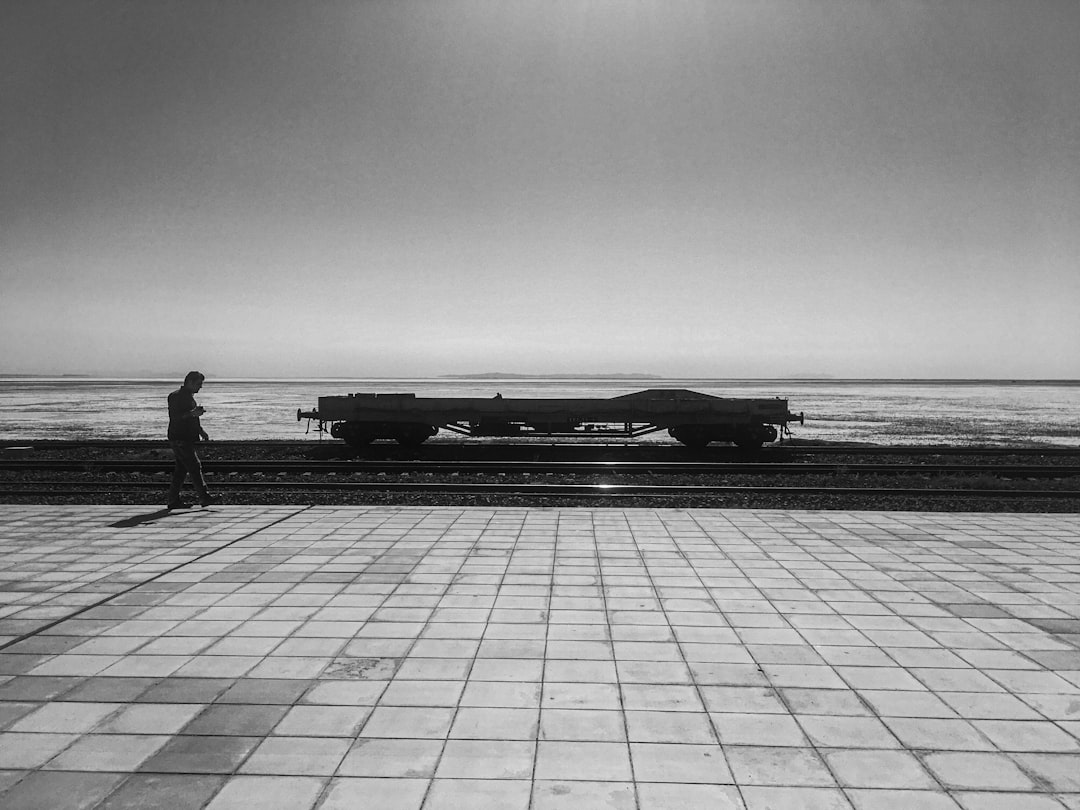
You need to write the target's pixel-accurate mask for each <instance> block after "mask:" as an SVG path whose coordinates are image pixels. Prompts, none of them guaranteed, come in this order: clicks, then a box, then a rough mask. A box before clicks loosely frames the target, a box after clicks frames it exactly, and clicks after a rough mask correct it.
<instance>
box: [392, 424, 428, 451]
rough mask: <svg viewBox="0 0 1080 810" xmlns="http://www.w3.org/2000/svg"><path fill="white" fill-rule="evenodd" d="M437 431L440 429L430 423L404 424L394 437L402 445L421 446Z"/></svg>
mask: <svg viewBox="0 0 1080 810" xmlns="http://www.w3.org/2000/svg"><path fill="white" fill-rule="evenodd" d="M436 433H438V430H437V429H436V428H433V427H431V426H430V425H402V426H401V427H399V428H398V429H397V431H396V432H395V433H394V439H395V440H396V441H397V443H398V444H400V445H401V446H402V447H419V446H420V445H422V444H423V443H424V442H426V441H427V440H428V439H429V438H430V437H431V436H434V435H435V434H436Z"/></svg>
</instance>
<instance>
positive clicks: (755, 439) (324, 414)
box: [296, 388, 803, 448]
mask: <svg viewBox="0 0 1080 810" xmlns="http://www.w3.org/2000/svg"><path fill="white" fill-rule="evenodd" d="M296 418H297V420H301V419H305V418H306V419H314V420H317V421H318V423H319V429H320V430H327V429H328V430H329V432H330V435H331V436H334V437H335V438H339V439H342V440H344V441H345V442H346V443H347V444H349V445H351V446H353V447H363V446H365V445H367V444H370V443H371V442H373V441H375V440H376V439H393V440H396V441H397V442H398V443H400V444H403V445H419V444H421V443H423V442H424V441H426V440H427V439H429V438H430V437H432V436H434V435H435V434H437V433H438V432H439V431H440V430H447V431H450V432H451V433H456V434H460V435H463V436H500V437H526V436H551V437H564V436H604V435H617V436H629V437H637V436H644V435H646V434H648V433H655V432H656V431H661V430H666V431H667V432H668V434H669V435H671V436H672V437H673V438H675V439H676V440H678V441H680V442H682V443H683V444H685V445H687V446H689V447H704V446H705V445H707V444H708V443H709V442H733V443H734V444H736V445H738V446H739V447H742V448H757V447H761V445H763V444H765V443H766V442H774V441H776V440H777V438H778V437H782V436H783V435H784V434H786V433H787V432H788V424H789V423H791V422H795V421H797V422H800V423H801V422H802V421H803V415H802V414H794V413H791V412H790V411H789V410H788V402H787V400H786V399H779V398H777V399H729V398H726V397H716V396H712V395H710V394H700V393H697V392H695V391H687V390H685V389H668V388H654V389H650V390H648V391H638V392H636V393H633V394H624V395H623V396H618V397H612V398H610V399H565V398H548V399H511V398H506V399H504V398H502V397H501V396H498V395H496V396H495V397H490V398H478V397H418V396H416V395H415V394H367V393H361V394H349V395H347V396H333V397H319V401H318V407H317V408H316V409H315V410H312V411H304V410H303V409H301V410H298V411H297V412H296ZM327 425H329V428H327Z"/></svg>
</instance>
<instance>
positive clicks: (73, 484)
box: [0, 481, 1080, 500]
mask: <svg viewBox="0 0 1080 810" xmlns="http://www.w3.org/2000/svg"><path fill="white" fill-rule="evenodd" d="M48 487H68V488H69V489H48ZM94 487H97V488H98V489H94ZM161 488H162V483H161V482H157V481H117V482H110V483H109V486H108V488H103V487H102V483H101V482H99V481H83V482H78V481H37V482H34V486H33V487H32V488H30V487H28V486H27V484H26V482H0V496H4V495H7V496H12V495H18V496H21V497H29V496H47V495H54V496H55V495H101V494H116V493H117V492H119V491H122V490H125V489H127V490H141V489H159V490H160V489H161ZM214 488H215V489H221V490H235V491H239V490H255V491H259V490H263V491H267V492H279V493H280V492H282V491H288V490H296V491H301V492H305V491H306V492H411V493H418V494H419V493H423V494H442V495H481V494H498V495H528V496H530V497H550V496H574V497H579V496H580V497H616V496H618V497H658V496H659V497H689V496H709V495H738V494H767V495H848V496H850V495H861V496H865V495H874V496H882V497H886V496H906V497H961V498H977V497H984V498H1016V499H1023V500H1028V499H1040V500H1060V499H1064V498H1076V499H1080V490H1068V489H1062V490H1057V489H1051V490H1013V489H943V488H912V487H900V488H891V487H787V486H712V485H683V484H653V485H634V484H608V483H597V484H531V483H415V482H321V481H320V482H315V481H296V482H292V481H288V482H284V481H220V482H215V483H214Z"/></svg>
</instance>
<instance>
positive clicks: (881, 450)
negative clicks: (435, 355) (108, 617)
mask: <svg viewBox="0 0 1080 810" xmlns="http://www.w3.org/2000/svg"><path fill="white" fill-rule="evenodd" d="M205 446H206V447H207V448H229V447H244V448H267V449H283V448H293V447H298V448H303V449H309V450H314V449H317V448H322V449H324V450H325V449H341V450H346V449H347V448H346V445H345V444H344V443H342V442H340V441H337V440H326V441H312V440H307V439H264V440H239V439H238V440H235V441H233V440H216V441H209V442H206V443H205ZM168 447H169V445H168V442H167V441H165V440H164V439H87V440H81V439H5V440H2V441H0V451H3V450H7V449H9V448H38V449H57V450H63V449H75V448H98V449H116V448H123V449H166V450H167V449H168ZM465 448H468V450H469V452H473V451H477V450H490V451H500V450H510V449H513V450H527V449H532V450H537V449H550V448H556V449H565V448H572V449H597V450H603V449H626V450H628V451H634V450H653V451H655V450H660V451H665V452H666V451H670V452H674V453H694V454H697V455H700V454H703V453H704V454H712V453H733V452H742V453H745V452H746V451H740V450H738V449H737V448H734V447H729V446H726V445H712V446H710V447H707V448H705V449H704V450H690V449H688V448H686V447H683V446H682V445H680V444H678V443H675V442H652V443H648V444H642V443H640V442H630V441H625V442H589V441H582V442H544V441H527V442H499V443H495V442H486V441H461V442H449V441H447V442H440V441H435V442H428V443H426V444H424V445H423V446H422V447H421V448H420V450H419V451H420V452H421V453H423V452H427V451H431V450H435V449H439V450H443V449H448V450H457V449H465ZM383 449H385V450H388V451H399V450H401V448H399V447H397V446H396V445H393V444H385V445H379V444H376V445H372V446H371V447H370V448H369V450H372V451H377V450H383ZM778 452H783V453H800V454H809V455H813V454H821V455H837V454H842V455H909V456H921V455H936V456H949V455H972V456H1000V455H1041V456H1080V446H1077V447H1062V446H1054V447H1041V446H1008V447H1006V446H999V445H972V446H967V445H947V446H942V445H875V444H857V445H846V444H803V443H800V442H799V441H797V440H796V441H787V442H784V443H783V444H773V445H767V446H765V447H764V448H762V449H761V450H760V451H755V453H754V454H755V455H758V454H762V455H768V454H772V453H778Z"/></svg>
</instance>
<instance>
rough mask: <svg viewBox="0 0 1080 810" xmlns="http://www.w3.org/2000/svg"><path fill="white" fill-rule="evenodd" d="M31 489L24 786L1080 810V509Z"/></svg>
mask: <svg viewBox="0 0 1080 810" xmlns="http://www.w3.org/2000/svg"><path fill="white" fill-rule="evenodd" d="M139 512H140V509H139V508H138V507H134V508H131V507H128V508H124V507H116V506H112V507H90V508H75V507H49V506H10V505H9V506H0V645H3V648H2V649H0V807H3V808H5V810H17V809H18V808H48V809H49V810H63V809H64V808H87V810H88V809H89V808H98V809H99V810H104V808H109V810H117V809H118V808H169V810H185V809H186V808H210V809H211V810H228V809H230V808H260V810H274V809H275V808H283V809H284V808H287V810H307V808H316V807H318V808H323V809H324V810H339V809H341V808H371V809H372V810H405V809H408V810H420V808H424V809H425V810H435V809H436V808H466V809H467V810H481V809H482V808H498V810H503V808H505V809H506V810H514V809H515V808H520V809H521V810H525V808H530V809H531V810H556V809H557V808H573V810H588V808H615V809H616V810H621V809H622V808H627V810H629V809H630V808H635V809H636V810H661V809H663V810H669V809H670V810H674V809H675V808H709V809H710V810H713V809H714V808H715V809H717V810H719V809H720V808H743V807H745V808H749V810H766V808H775V809H777V810H783V809H785V808H792V810H794V809H796V808H798V809H800V810H801V809H803V808H805V809H806V810H819V809H821V810H824V809H825V808H829V810H832V809H833V808H858V810H884V809H885V808H905V809H906V808H926V810H939V808H941V809H943V808H965V810H1042V808H1062V807H1067V808H1073V810H1080V515H1002V514H935V513H879V512H859V513H844V512H788V511H763V510H755V511H742V510H730V511H729V510H724V511H714V510H651V509H642V510H615V509H514V508H506V509H481V508H473V509H466V508H421V507H415V508H400V507H351V508H331V507H312V508H304V507H295V506H277V507H241V506H235V507H230V506H222V507H214V508H212V509H209V510H202V511H200V510H195V511H193V512H185V513H175V514H170V515H164V514H149V515H140V514H139Z"/></svg>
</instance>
